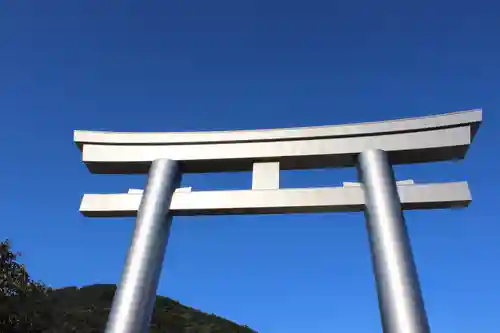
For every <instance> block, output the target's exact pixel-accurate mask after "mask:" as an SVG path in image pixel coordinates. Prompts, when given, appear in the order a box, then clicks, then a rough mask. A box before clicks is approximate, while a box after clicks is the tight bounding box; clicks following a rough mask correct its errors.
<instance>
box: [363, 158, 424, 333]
mask: <svg viewBox="0 0 500 333" xmlns="http://www.w3.org/2000/svg"><path fill="white" fill-rule="evenodd" d="M358 171H359V175H360V178H361V181H362V183H363V187H364V192H365V205H366V207H365V216H366V225H367V229H368V234H369V238H370V247H371V255H372V262H373V269H374V274H375V280H376V285H377V292H378V301H379V307H380V315H381V318H382V326H383V331H384V333H429V332H430V329H429V324H428V320H427V315H426V312H425V308H424V302H423V299H422V294H421V291H420V284H419V281H418V275H417V269H416V266H415V262H414V260H413V255H412V250H411V245H410V240H409V237H408V232H407V230H406V225H405V222H404V217H403V211H402V208H401V203H400V200H399V195H398V192H397V186H396V182H395V179H394V174H393V170H392V167H391V165H390V163H389V161H388V157H387V154H386V153H385V152H384V151H382V150H369V151H365V152H362V153H361V154H360V155H359V161H358Z"/></svg>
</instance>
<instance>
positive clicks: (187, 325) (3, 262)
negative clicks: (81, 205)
mask: <svg viewBox="0 0 500 333" xmlns="http://www.w3.org/2000/svg"><path fill="white" fill-rule="evenodd" d="M17 257H18V255H17V254H15V253H13V252H12V251H11V248H10V243H9V242H0V333H100V332H103V331H104V327H105V325H106V321H107V318H108V314H109V310H110V306H111V302H112V300H113V295H114V293H115V290H116V286H115V285H91V286H87V287H83V288H76V287H69V288H62V289H55V290H52V289H49V288H46V287H45V286H44V285H43V284H42V283H38V282H35V281H33V280H31V278H30V277H29V275H28V273H27V272H26V269H25V267H24V266H23V265H21V264H19V263H18V262H17ZM150 332H151V333H159V332H162V333H233V332H234V333H256V332H255V331H254V330H252V329H250V328H248V327H246V326H240V325H237V324H235V323H233V322H231V321H228V320H226V319H223V318H220V317H217V316H215V315H210V314H207V313H203V312H201V311H198V310H195V309H193V308H191V307H188V306H184V305H182V304H180V303H178V302H176V301H174V300H171V299H169V298H167V297H157V298H156V307H155V311H154V314H153V318H152V323H151V330H150Z"/></svg>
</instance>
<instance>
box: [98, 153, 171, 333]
mask: <svg viewBox="0 0 500 333" xmlns="http://www.w3.org/2000/svg"><path fill="white" fill-rule="evenodd" d="M179 181H180V171H179V166H178V163H177V162H176V161H172V160H169V159H159V160H156V161H154V162H153V163H152V165H151V168H150V170H149V177H148V183H147V186H146V189H145V192H144V196H143V199H142V202H141V205H140V208H139V211H138V213H137V220H136V225H135V230H134V234H133V237H132V244H131V245H130V249H129V252H128V255H127V261H126V264H125V268H124V271H123V274H122V278H121V282H120V285H119V287H118V290H117V291H116V295H115V297H114V300H113V306H112V308H111V313H110V316H109V320H108V324H107V326H106V331H105V332H106V333H144V332H148V329H149V324H150V321H151V315H152V312H153V309H154V302H155V300H156V289H157V287H158V281H159V279H160V273H161V265H162V262H163V258H164V254H165V248H166V246H167V242H168V236H169V231H170V226H171V223H172V217H171V216H170V215H169V214H168V212H169V207H170V202H171V200H172V195H173V193H174V191H175V189H176V187H178V185H179Z"/></svg>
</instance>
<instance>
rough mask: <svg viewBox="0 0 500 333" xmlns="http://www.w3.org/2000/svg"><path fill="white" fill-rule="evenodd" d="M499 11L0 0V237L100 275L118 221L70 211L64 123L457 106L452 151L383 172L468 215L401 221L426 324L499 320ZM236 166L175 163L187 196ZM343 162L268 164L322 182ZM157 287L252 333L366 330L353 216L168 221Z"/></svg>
mask: <svg viewBox="0 0 500 333" xmlns="http://www.w3.org/2000/svg"><path fill="white" fill-rule="evenodd" d="M499 12H500V5H499V4H498V3H497V2H496V1H481V0H478V1H468V2H465V1H458V2H457V1H438V2H436V1H418V2H417V1H413V2H411V4H410V3H408V2H405V1H375V2H374V1H352V2H349V1H313V0H311V1H307V2H306V1H295V0H292V1H290V0H289V1H279V0H265V1H263V0H262V1H261V0H259V1H256V0H251V1H231V0H212V1H207V0H190V1H180V0H178V1H120V2H117V1H76V0H73V1H62V0H61V1H2V3H1V4H0V31H1V32H0V115H1V122H0V139H1V143H2V146H1V147H2V148H1V152H2V154H1V159H2V160H1V167H0V168H1V173H0V184H1V191H0V207H1V212H2V219H1V222H0V223H1V224H0V225H1V229H0V236H1V238H6V237H9V238H11V239H12V240H13V242H14V245H15V248H16V249H18V250H20V251H22V252H24V254H25V255H24V259H23V260H24V262H25V263H26V264H27V266H28V268H29V270H30V272H31V273H32V275H33V277H34V278H36V279H40V280H43V281H45V282H47V283H48V284H50V285H51V286H53V287H63V286H68V285H77V286H83V285H86V284H92V283H116V282H118V280H119V277H120V274H121V268H122V265H123V262H124V259H125V253H126V249H127V246H128V244H129V241H130V235H131V231H132V228H133V222H134V220H133V219H116V220H109V219H87V218H84V217H82V216H80V214H79V212H78V206H79V203H80V198H81V196H82V194H83V193H85V192H86V193H99V192H104V193H105V192H110V193H111V192H125V191H127V189H128V188H130V187H132V188H133V187H136V188H137V187H141V186H143V184H144V181H145V178H144V177H143V176H107V175H104V176H102V175H91V174H90V173H89V172H88V171H87V170H86V168H85V166H84V165H83V164H82V163H81V154H80V153H79V151H78V149H77V148H76V147H75V146H74V144H73V142H72V131H73V130H74V129H96V130H116V131H194V130H215V129H253V128H272V127H287V126H309V125H326V124H341V123H348V122H359V121H374V120H385V119H395V118H402V117H409V116H422V115H427V114H434V113H444V112H452V111H459V110H464V109H470V108H483V109H484V118H485V123H484V126H483V127H482V128H481V129H480V131H479V134H478V136H477V138H476V141H475V142H474V144H473V146H472V148H471V150H470V153H469V155H468V156H467V159H466V160H465V161H461V162H459V163H438V164H427V165H418V166H417V165H414V166H404V167H397V168H396V175H397V177H398V178H399V179H407V178H413V179H415V180H416V181H417V182H439V181H455V180H456V181H458V180H468V181H469V184H470V188H471V191H472V194H473V200H474V201H473V203H472V205H471V206H470V207H469V208H468V209H463V210H442V211H418V212H409V213H407V214H406V216H407V222H408V225H409V231H410V233H411V239H412V244H413V247H414V252H415V258H416V261H417V264H418V267H419V273H420V276H421V282H422V287H423V292H424V296H425V302H426V307H427V310H428V313H429V318H430V323H431V326H432V328H433V332H454V333H472V332H481V333H488V332H498V327H499V326H500V316H498V308H499V306H500V268H499V266H498V262H499V261H498V258H499V256H500V242H499V233H500V226H499V222H500V219H499V216H498V209H496V207H495V206H494V205H495V203H497V200H495V198H494V196H495V195H496V196H497V198H498V194H497V190H498V189H497V188H496V187H495V186H496V185H498V181H499V175H498V165H499V163H500V159H499V157H498V153H499V152H500V151H499V150H498V149H496V151H497V153H496V154H492V152H493V151H494V150H495V149H493V147H490V146H491V145H497V144H498V140H499V139H500V137H499V135H498V129H497V128H498V124H499V123H498V121H499V109H500V94H499V89H500V65H499V63H500V46H499V45H500V44H499V42H498V41H499V38H498V33H499V31H500V20H499V19H498V13H499ZM250 179H251V178H250V174H248V173H242V174H219V175H189V176H186V177H185V178H184V181H183V183H184V185H186V186H193V187H194V189H198V190H199V189H216V188H217V189H224V188H227V189H235V188H248V187H249V186H250ZM355 179H356V176H355V171H354V170H353V169H346V170H323V171H300V172H298V171H296V172H284V173H283V176H282V185H283V187H300V186H302V187H305V186H335V185H340V184H341V182H342V181H353V180H355ZM158 293H159V294H161V295H166V296H169V297H172V298H174V299H177V300H179V301H181V302H182V303H185V304H188V305H191V306H193V307H196V308H199V309H202V310H203V311H207V312H212V313H215V314H218V315H221V316H224V317H226V318H229V319H231V320H234V321H236V322H239V323H244V324H248V325H249V326H250V327H252V328H254V329H256V330H258V331H259V332H263V333H282V332H286V333H303V332H311V333H326V332H328V333H329V332H343V333H350V332H353V333H354V332H380V331H381V329H380V319H379V314H378V308H377V301H376V294H375V289H374V281H373V277H372V268H371V264H370V259H369V250H368V242H367V235H366V231H365V227H364V219H363V216H362V214H320V215H286V216H285V215H281V216H244V217H238V216H237V217H234V216H233V217H197V218H179V219H177V220H176V221H175V223H174V226H173V230H172V234H171V239H170V244H169V247H168V250H167V256H166V265H165V266H164V269H163V274H162V278H161V283H160V287H159V291H158Z"/></svg>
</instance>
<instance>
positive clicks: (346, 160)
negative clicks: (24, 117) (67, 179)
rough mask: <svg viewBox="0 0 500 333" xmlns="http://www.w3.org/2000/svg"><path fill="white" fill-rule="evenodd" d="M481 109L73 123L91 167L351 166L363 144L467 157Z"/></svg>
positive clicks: (398, 157)
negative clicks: (228, 122) (318, 121)
mask: <svg viewBox="0 0 500 333" xmlns="http://www.w3.org/2000/svg"><path fill="white" fill-rule="evenodd" d="M481 120H482V111H481V110H472V111H464V112H456V113H450V114H444V115H438V116H432V117H421V118H411V119H402V120H395V121H385V122H374V123H364V124H352V125H338V126H323V127H307V128H291V129H274V130H253V131H228V132H197V133H117V132H92V131H75V133H74V136H75V142H76V144H77V145H78V146H79V147H81V149H82V151H83V154H82V155H83V161H84V162H85V164H86V165H87V166H88V168H89V170H90V171H91V172H93V173H147V171H148V169H149V166H150V165H151V162H152V161H153V160H155V159H159V158H169V159H172V160H176V161H179V162H180V164H181V167H182V171H183V172H214V171H243V170H251V169H252V166H253V163H256V162H266V161H277V162H280V168H281V169H307V168H324V167H343V166H353V165H354V164H355V162H356V157H357V155H358V154H359V153H360V152H362V151H365V150H368V149H381V150H384V151H386V152H388V153H389V156H390V159H391V163H394V164H400V163H419V162H432V161H442V160H451V159H461V158H464V156H465V154H466V152H467V149H468V147H469V145H470V144H471V142H472V139H473V137H474V134H475V132H476V130H477V128H478V126H479V124H480V123H481Z"/></svg>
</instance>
